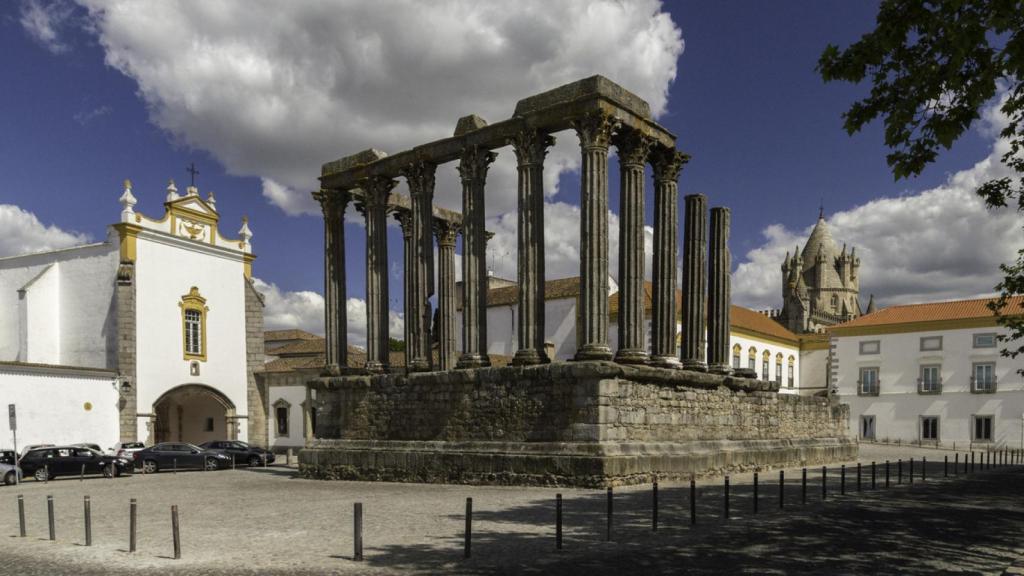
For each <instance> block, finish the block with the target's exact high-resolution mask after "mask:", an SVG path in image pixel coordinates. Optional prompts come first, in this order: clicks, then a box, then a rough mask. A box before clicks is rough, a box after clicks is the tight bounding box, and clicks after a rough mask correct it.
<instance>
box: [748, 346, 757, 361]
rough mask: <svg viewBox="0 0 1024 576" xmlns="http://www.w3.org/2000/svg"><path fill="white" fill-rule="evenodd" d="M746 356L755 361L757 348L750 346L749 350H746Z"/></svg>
mask: <svg viewBox="0 0 1024 576" xmlns="http://www.w3.org/2000/svg"><path fill="white" fill-rule="evenodd" d="M747 355H748V356H750V357H751V358H755V359H756V358H757V348H755V347H753V346H751V347H750V350H747Z"/></svg>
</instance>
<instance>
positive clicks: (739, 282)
mask: <svg viewBox="0 0 1024 576" xmlns="http://www.w3.org/2000/svg"><path fill="white" fill-rule="evenodd" d="M986 118H987V119H988V120H987V121H988V122H989V123H990V124H993V123H995V122H994V121H993V120H992V117H991V115H988V114H986ZM997 131H998V130H997ZM1007 150H1008V145H1007V143H1006V142H1005V141H1003V140H999V141H997V142H996V144H995V145H994V146H993V150H992V153H991V154H990V155H989V157H987V158H985V159H984V160H982V161H981V162H978V163H977V164H975V165H974V166H973V167H971V168H969V169H967V170H962V171H960V172H957V173H956V174H954V175H952V176H950V177H949V179H948V180H947V181H946V183H945V184H943V185H942V186H939V187H936V188H933V189H931V190H926V191H923V192H919V193H915V194H908V195H905V196H902V197H899V198H881V199H878V200H873V201H871V202H868V203H867V204H863V205H861V206H856V207H854V208H852V209H850V210H846V211H843V212H838V213H836V214H834V215H833V216H832V217H831V218H830V219H829V222H828V223H829V226H830V227H831V231H832V236H833V237H834V238H835V239H836V241H837V242H839V243H840V244H841V243H843V242H845V243H846V244H848V245H849V246H855V247H856V249H857V254H858V255H859V256H860V257H861V269H860V291H861V295H862V299H863V300H864V304H865V305H866V302H867V296H868V294H871V293H874V294H875V296H876V299H877V300H879V301H880V302H879V303H880V304H881V305H893V304H901V303H909V302H922V301H929V300H941V299H951V298H968V297H972V296H980V295H983V294H990V293H992V292H993V287H994V286H995V284H996V283H997V282H998V281H999V279H1000V274H999V268H998V267H999V264H1000V263H1003V262H1009V261H1012V260H1014V259H1015V257H1016V254H1017V250H1018V249H1019V248H1020V247H1021V246H1024V231H1022V230H1021V221H1020V217H1019V216H1018V215H1017V213H1016V212H1015V211H1013V210H1009V209H1003V210H995V211H990V210H987V209H986V208H985V206H984V203H983V202H982V200H981V199H980V198H979V197H978V196H977V194H976V193H975V190H976V189H977V187H978V186H979V185H980V184H981V183H983V182H985V181H987V180H989V179H992V178H999V177H1003V176H1006V175H1007V174H1008V170H1007V168H1006V167H1005V166H1004V165H1003V164H1001V163H1000V162H999V157H1000V156H1001V155H1002V154H1003V153H1005V152H1006V151H1007ZM810 229H811V227H808V228H806V229H804V230H802V231H799V232H797V231H791V230H788V229H786V228H785V227H784V226H781V225H779V224H773V225H771V226H768V227H767V228H765V230H764V232H763V233H764V236H765V243H764V244H763V245H762V246H760V247H758V248H756V249H754V250H751V251H750V252H748V253H747V255H746V261H745V262H743V263H741V264H740V265H739V266H738V267H737V269H736V272H735V274H734V276H733V298H734V299H735V300H736V302H737V303H738V304H742V305H745V306H750V307H752V308H779V307H780V306H781V304H782V297H781V290H782V272H781V270H780V266H781V265H782V261H783V257H784V254H785V252H786V251H787V250H789V251H792V250H793V248H794V246H795V245H797V244H799V245H800V247H801V249H802V248H803V243H804V242H805V241H806V239H807V236H808V234H809V233H810Z"/></svg>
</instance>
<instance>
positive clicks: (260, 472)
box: [0, 445, 1024, 575]
mask: <svg viewBox="0 0 1024 576" xmlns="http://www.w3.org/2000/svg"><path fill="white" fill-rule="evenodd" d="M947 454H949V455H950V461H952V455H951V453H948V452H941V451H936V450H922V449H909V448H907V447H902V448H896V447H884V446H867V445H865V446H863V447H862V450H861V456H862V461H863V462H870V461H871V460H876V461H879V462H882V461H884V460H885V459H890V460H892V461H893V463H894V464H893V466H892V468H891V482H892V484H893V486H892V488H890V489H889V490H883V489H882V488H881V485H882V483H883V476H882V473H881V470H882V469H881V468H879V469H878V470H879V475H878V477H877V482H878V485H879V489H877V490H875V491H870V490H868V488H869V483H870V476H869V474H868V473H867V470H868V468H867V467H865V468H863V470H864V472H865V473H864V476H863V488H864V491H863V492H861V493H859V494H858V493H857V492H856V486H855V474H854V472H853V471H854V470H855V468H854V467H853V465H852V464H848V466H847V478H846V491H847V494H846V495H845V496H841V495H840V494H839V491H840V478H839V473H838V472H839V470H838V467H837V466H833V467H831V468H830V471H829V485H828V490H829V494H828V500H827V501H826V502H825V503H822V501H821V484H820V468H816V469H813V470H809V472H808V478H809V481H808V496H807V504H802V503H801V483H800V470H799V469H791V470H787V471H786V476H787V478H786V480H787V485H786V494H785V497H786V499H785V509H784V510H783V511H780V510H779V508H778V484H777V481H778V472H777V471H770V472H764V473H762V474H761V475H760V476H761V477H760V490H759V513H758V514H757V515H756V516H754V514H753V513H752V508H753V501H752V492H753V491H752V486H751V480H752V476H751V475H749V474H748V475H745V476H733V477H732V478H731V479H730V480H731V492H730V496H731V498H730V511H731V513H730V519H729V520H725V519H724V518H723V516H724V514H723V510H724V506H723V489H722V481H721V479H714V480H707V481H704V482H699V483H698V505H697V524H696V525H695V526H691V525H690V523H689V513H690V512H689V486H688V485H686V484H676V483H672V484H662V485H661V486H660V490H659V502H660V504H659V529H658V531H657V532H656V533H654V532H652V531H651V525H652V521H651V511H652V506H651V500H652V498H651V488H650V486H639V487H630V488H622V489H616V490H615V494H614V498H615V500H614V520H613V528H612V531H613V533H612V541H611V542H607V541H605V538H606V536H607V533H606V530H607V524H606V508H605V506H606V494H605V492H604V491H596V490H579V489H553V488H522V487H509V488H503V487H475V486H457V485H424V484H394V483H362V482H324V481H313V480H302V479H299V478H297V477H295V473H294V471H293V470H290V469H287V468H284V467H277V468H275V467H271V468H269V469H256V470H251V471H250V470H238V471H222V472H209V473H208V472H188V473H178V474H176V475H175V474H158V475H151V476H143V475H135V476H134V477H131V478H121V479H117V480H104V479H86V481H84V482H79V481H78V480H77V479H63V480H57V481H54V482H50V483H49V484H39V483H35V482H26V483H25V484H23V485H22V486H20V487H4V488H0V558H3V560H2V561H0V574H3V575H6V574H19V575H32V574H127V573H143V572H149V573H159V574H211V575H212V574H334V573H337V574H433V573H439V572H448V573H459V574H501V573H527V574H563V573H578V574H603V573H606V574H618V573H637V571H639V572H642V573H645V574H646V573H694V574H702V573H749V574H897V573H900V574H937V573H960V574H1001V573H1002V572H1003V571H1004V570H1005V569H1006V568H1007V567H1008V566H1010V565H1011V564H1013V563H1014V562H1016V561H1017V560H1018V559H1019V558H1020V557H1021V556H1024V509H1022V507H1021V506H1020V501H1021V496H1020V495H1021V492H1022V488H1024V482H1022V478H1024V473H1022V472H1024V468H1019V467H1006V468H1001V469H995V470H987V471H983V472H977V473H975V474H973V475H971V476H970V477H969V478H966V479H965V478H963V477H958V478H955V479H954V478H950V479H946V480H944V479H943V478H942V476H943V465H942V458H943V456H944V455H947ZM922 456H924V457H926V458H928V461H929V468H928V478H927V479H926V481H925V482H923V483H922V482H921V479H920V458H921V457H922ZM911 457H913V458H914V459H915V465H916V468H915V478H914V484H913V485H912V486H911V485H909V484H908V472H909V462H907V461H905V462H904V472H903V473H904V477H903V484H902V485H900V486H896V481H897V477H896V467H895V461H896V459H897V458H905V459H909V458H911ZM559 492H560V493H562V494H563V498H564V530H565V535H564V548H563V550H561V551H557V550H556V549H555V539H554V521H555V507H554V504H555V494H556V493H559ZM18 494H23V495H24V498H25V503H26V516H27V527H28V535H27V537H26V538H19V537H17V533H18V519H17V495H18ZM47 495H53V497H54V501H55V518H56V541H55V542H50V541H49V540H48V529H47V514H46V496H47ZM84 495H89V496H90V497H91V501H92V516H93V546H92V547H85V546H83V543H84V533H83V511H82V499H83V496H84ZM467 497H472V498H473V501H474V510H475V513H474V524H473V533H474V538H473V556H472V558H471V559H468V560H465V559H463V557H462V556H463V527H464V516H463V512H464V506H465V499H466V498H467ZM130 498H136V499H138V502H139V528H138V551H137V552H136V553H135V554H128V553H127V552H126V550H127V549H128V510H129V505H128V503H129V499H130ZM355 502H362V503H363V506H364V511H365V512H364V514H365V520H364V523H365V533H364V540H365V560H364V561H363V562H355V561H353V560H352V558H351V555H352V548H353V546H352V507H353V503H355ZM172 504H177V505H178V507H179V509H180V515H181V530H182V558H181V559H180V560H173V559H172V558H171V556H172V544H171V520H170V507H171V505H172Z"/></svg>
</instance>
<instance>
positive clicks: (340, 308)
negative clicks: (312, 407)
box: [313, 190, 349, 375]
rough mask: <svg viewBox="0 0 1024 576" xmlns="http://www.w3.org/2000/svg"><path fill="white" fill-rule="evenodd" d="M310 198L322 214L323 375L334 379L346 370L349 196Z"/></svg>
mask: <svg viewBox="0 0 1024 576" xmlns="http://www.w3.org/2000/svg"><path fill="white" fill-rule="evenodd" d="M313 196H314V198H316V199H317V201H319V202H320V208H321V210H322V211H323V214H324V339H325V343H324V344H325V347H326V348H325V354H324V356H325V359H326V362H325V366H324V374H325V375H337V374H339V373H340V372H341V370H342V369H343V368H346V367H347V366H348V318H347V315H346V312H347V310H346V308H345V305H346V296H345V208H346V207H347V206H348V201H349V194H348V192H347V191H344V190H320V191H319V192H315V193H314V194H313Z"/></svg>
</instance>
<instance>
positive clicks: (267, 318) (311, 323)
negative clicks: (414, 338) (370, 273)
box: [253, 278, 404, 346]
mask: <svg viewBox="0 0 1024 576" xmlns="http://www.w3.org/2000/svg"><path fill="white" fill-rule="evenodd" d="M253 282H254V283H255V285H256V289H257V290H258V291H260V292H261V293H262V294H263V296H264V304H265V305H266V307H265V308H264V310H263V322H264V325H265V326H266V329H267V330H283V329H289V328H299V329H301V330H306V331H307V332H312V333H313V334H320V335H323V333H324V297H323V296H322V295H321V294H320V293H318V292H314V291H312V290H300V291H297V292H289V291H286V290H281V289H280V288H278V287H277V285H276V284H273V283H268V282H264V281H263V280H260V279H259V278H255V279H253ZM345 309H346V311H347V315H348V343H349V344H352V345H354V346H366V302H365V301H364V300H362V299H359V298H349V299H348V302H346V308H345ZM389 330H390V334H391V336H392V337H395V338H398V339H402V338H403V337H404V334H403V332H404V324H403V320H402V315H401V314H399V313H398V312H395V311H394V310H392V311H391V322H390V326H389Z"/></svg>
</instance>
